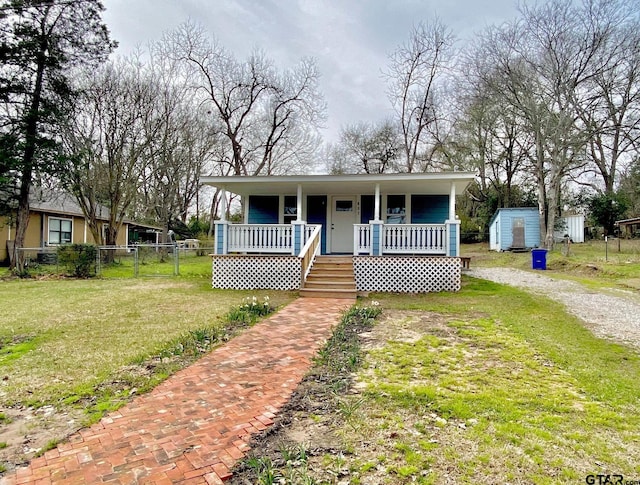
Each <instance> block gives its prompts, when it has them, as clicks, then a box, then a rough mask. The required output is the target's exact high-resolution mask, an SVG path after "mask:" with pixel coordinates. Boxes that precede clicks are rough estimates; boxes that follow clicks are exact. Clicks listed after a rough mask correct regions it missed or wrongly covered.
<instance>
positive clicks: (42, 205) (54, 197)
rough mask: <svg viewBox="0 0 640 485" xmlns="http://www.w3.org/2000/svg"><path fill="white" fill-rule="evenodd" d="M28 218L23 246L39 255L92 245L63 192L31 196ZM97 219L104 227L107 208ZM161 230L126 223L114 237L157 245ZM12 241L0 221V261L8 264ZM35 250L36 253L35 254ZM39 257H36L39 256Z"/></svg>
mask: <svg viewBox="0 0 640 485" xmlns="http://www.w3.org/2000/svg"><path fill="white" fill-rule="evenodd" d="M30 209H31V212H30V215H29V224H28V226H27V232H26V235H25V242H24V247H25V248H29V249H31V250H33V252H35V253H36V254H38V255H40V256H42V255H44V254H46V253H47V252H48V251H50V250H51V247H55V246H58V245H60V244H78V243H88V244H93V243H94V240H93V236H92V235H91V231H90V229H89V224H88V223H87V221H86V219H85V217H84V214H83V213H82V209H81V208H80V206H79V205H78V203H77V202H76V200H75V199H74V198H73V197H72V196H71V195H69V194H67V193H64V192H54V191H44V192H42V193H37V194H34V195H33V196H32V199H31V201H30ZM100 210H101V217H100V219H102V220H103V221H104V227H105V228H106V226H107V223H108V218H109V209H107V208H106V207H101V208H100ZM160 233H161V229H159V228H156V227H153V226H149V225H144V224H137V223H133V222H131V221H126V222H125V223H124V225H123V230H121V231H120V233H119V234H118V245H120V246H127V245H129V244H130V243H133V242H151V243H157V241H158V237H159V236H158V235H159V234H160ZM14 238H15V226H14V225H13V224H12V222H11V219H10V218H8V217H5V218H0V241H4V244H1V245H0V262H5V263H8V261H9V255H10V250H9V248H12V247H13V245H12V243H13V241H14ZM38 250H39V251H38ZM40 256H39V257H40Z"/></svg>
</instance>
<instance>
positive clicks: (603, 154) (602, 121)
mask: <svg viewBox="0 0 640 485" xmlns="http://www.w3.org/2000/svg"><path fill="white" fill-rule="evenodd" d="M634 7H635V8H637V3H636V2H633V1H621V0H618V1H612V2H605V3H598V4H595V5H593V8H594V12H593V14H592V15H591V16H590V17H588V20H589V21H591V22H598V23H599V24H600V25H601V27H600V30H601V31H602V34H601V35H602V40H601V42H602V43H603V44H604V48H603V49H602V50H601V51H600V52H598V65H599V66H600V68H599V69H596V70H595V71H594V72H593V76H592V77H591V79H590V81H589V83H588V90H589V91H588V92H589V96H588V97H585V99H584V101H583V102H582V103H580V104H578V106H577V109H578V114H579V116H580V120H581V121H582V123H583V124H584V126H585V129H586V130H588V131H589V133H590V137H589V141H588V145H587V156H588V157H589V159H590V162H591V163H592V165H593V172H594V173H595V174H596V177H597V178H598V179H600V180H599V181H600V182H601V183H602V185H600V184H598V183H597V182H596V183H592V186H593V187H594V188H596V189H597V190H601V189H602V190H603V191H604V193H605V194H608V195H609V196H612V195H613V193H614V190H615V184H616V181H617V180H618V178H619V177H618V175H619V172H621V171H624V170H625V167H626V165H628V164H629V163H631V161H632V160H633V158H634V157H635V156H636V154H637V150H638V148H640V145H639V143H638V142H639V140H640V19H639V18H638V15H637V11H635V10H634Z"/></svg>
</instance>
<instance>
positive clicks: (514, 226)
mask: <svg viewBox="0 0 640 485" xmlns="http://www.w3.org/2000/svg"><path fill="white" fill-rule="evenodd" d="M511 234H512V235H513V239H512V241H511V247H512V248H524V247H525V244H524V217H514V218H513V219H511Z"/></svg>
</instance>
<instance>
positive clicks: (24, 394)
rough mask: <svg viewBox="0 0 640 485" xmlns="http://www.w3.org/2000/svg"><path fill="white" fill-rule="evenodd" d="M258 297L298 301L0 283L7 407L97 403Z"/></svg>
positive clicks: (176, 289)
mask: <svg viewBox="0 0 640 485" xmlns="http://www.w3.org/2000/svg"><path fill="white" fill-rule="evenodd" d="M251 295H257V296H260V297H262V296H263V295H269V296H270V297H271V302H272V303H273V304H275V305H279V304H282V303H284V302H287V301H289V300H290V299H291V296H290V295H288V294H286V293H279V292H259V293H256V292H246V291H245V292H242V291H221V290H212V289H211V286H210V282H209V279H206V280H201V279H199V278H162V279H157V278H152V279H145V278H141V279H126V280H115V279H112V280H106V279H94V280H64V279H63V280H11V281H3V282H0V373H1V375H2V376H4V377H5V378H4V380H2V381H0V405H4V406H7V405H10V404H14V403H23V404H32V405H38V406H39V405H44V404H53V405H63V404H72V403H74V402H76V401H78V400H80V399H82V398H84V397H86V396H91V395H93V394H95V393H96V389H99V388H100V386H101V385H103V384H104V383H106V382H110V381H112V380H113V379H117V378H118V376H121V374H122V372H126V370H127V369H128V368H129V367H130V366H140V365H141V364H144V363H145V361H147V360H148V359H150V358H155V357H157V356H161V357H162V355H165V354H166V352H167V348H168V347H167V346H169V347H170V346H171V345H172V344H173V343H175V342H176V341H178V340H181V339H184V336H185V335H188V334H189V332H194V331H200V332H203V331H204V332H206V331H207V329H209V330H210V329H215V328H216V327H220V325H221V323H222V322H223V319H224V317H225V315H226V314H227V312H228V311H229V310H230V308H232V307H234V306H238V305H240V304H242V303H243V298H245V297H247V296H251ZM203 338H207V336H206V335H205V336H203ZM196 340H197V339H196ZM163 353H164V354H163ZM167 360H170V359H167ZM160 364H162V362H160ZM154 365H156V364H154ZM140 377H141V381H144V377H145V376H140ZM160 377H162V376H160ZM134 392H135V391H134ZM107 401H109V399H108V396H107ZM105 405H106V404H105Z"/></svg>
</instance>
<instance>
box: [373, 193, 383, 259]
mask: <svg viewBox="0 0 640 485" xmlns="http://www.w3.org/2000/svg"><path fill="white" fill-rule="evenodd" d="M373 201H374V203H373V217H374V219H373V220H372V221H369V227H370V230H371V256H382V239H383V235H384V224H383V222H382V220H381V219H380V205H381V204H380V184H376V190H375V196H374V197H373Z"/></svg>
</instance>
